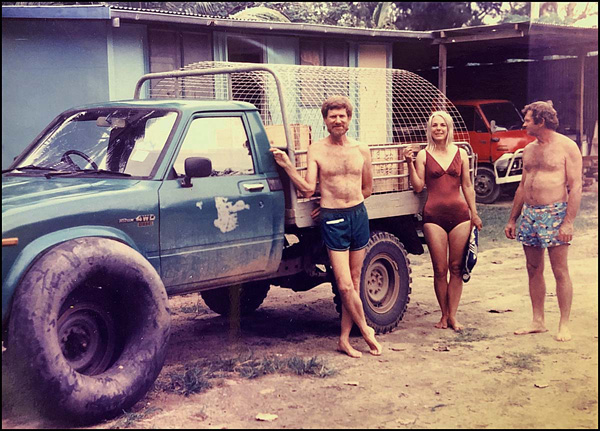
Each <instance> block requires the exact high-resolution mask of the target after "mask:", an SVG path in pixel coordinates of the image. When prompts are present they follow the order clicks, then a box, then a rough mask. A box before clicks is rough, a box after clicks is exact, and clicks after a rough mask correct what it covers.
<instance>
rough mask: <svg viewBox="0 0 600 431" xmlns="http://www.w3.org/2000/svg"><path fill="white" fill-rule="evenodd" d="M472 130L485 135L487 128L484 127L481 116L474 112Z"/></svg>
mask: <svg viewBox="0 0 600 431" xmlns="http://www.w3.org/2000/svg"><path fill="white" fill-rule="evenodd" d="M473 128H474V129H475V131H476V132H477V133H487V132H488V128H487V126H486V125H485V122H484V121H483V118H481V115H479V112H475V123H474V125H473Z"/></svg>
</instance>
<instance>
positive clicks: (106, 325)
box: [6, 237, 171, 423]
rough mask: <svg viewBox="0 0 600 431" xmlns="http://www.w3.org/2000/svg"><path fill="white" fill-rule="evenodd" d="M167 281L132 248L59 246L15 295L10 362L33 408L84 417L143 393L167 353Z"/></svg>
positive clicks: (98, 242)
mask: <svg viewBox="0 0 600 431" xmlns="http://www.w3.org/2000/svg"><path fill="white" fill-rule="evenodd" d="M170 325H171V319H170V314H169V308H168V298H167V294H166V291H165V287H164V285H163V283H162V281H161V279H160V277H159V275H158V273H157V272H156V270H155V269H154V268H153V267H152V265H151V264H150V263H149V262H148V261H147V260H146V259H145V258H144V257H143V256H142V255H141V254H139V253H138V252H137V251H135V250H133V249H132V248H131V247H129V246H127V245H125V244H123V243H121V242H118V241H115V240H112V239H107V238H96V237H93V238H79V239H73V240H70V241H66V242H64V243H61V244H59V245H57V246H55V247H53V248H52V249H50V250H49V251H48V252H46V253H45V254H43V255H42V256H41V257H40V258H38V260H37V261H35V263H34V264H33V265H32V266H31V268H29V270H28V271H27V273H26V274H25V276H24V277H23V279H22V281H21V283H20V284H19V287H18V289H17V291H16V292H15V295H14V300H13V304H12V307H11V314H10V322H9V329H8V338H9V340H8V347H7V351H6V355H7V356H8V360H9V361H8V366H9V367H10V369H11V370H13V371H14V372H15V373H17V377H18V378H17V381H19V382H20V383H22V384H23V389H22V390H24V391H27V394H28V396H27V397H26V398H28V399H30V400H31V402H32V403H34V404H35V406H34V407H35V408H36V410H42V411H43V412H45V413H46V414H47V415H49V416H50V417H57V418H61V419H69V420H72V421H75V422H78V423H91V422H96V421H99V420H102V419H107V418H110V417H114V416H116V415H118V414H122V413H123V410H125V409H128V408H130V407H131V406H132V405H133V404H135V403H136V402H137V401H138V400H139V399H140V398H142V397H143V396H144V395H145V393H146V392H147V391H148V389H149V388H150V387H151V385H152V384H153V382H154V380H155V379H156V377H157V376H158V374H159V372H160V370H161V368H162V365H163V363H164V359H165V353H166V348H167V343H168V339H169V331H170Z"/></svg>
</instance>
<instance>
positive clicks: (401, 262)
mask: <svg viewBox="0 0 600 431" xmlns="http://www.w3.org/2000/svg"><path fill="white" fill-rule="evenodd" d="M410 273H411V269H410V261H409V259H408V256H407V253H406V250H405V249H404V246H403V245H402V243H401V242H400V240H399V239H398V238H396V237H395V236H394V235H392V234H390V233H387V232H381V231H373V232H372V233H371V238H370V239H369V243H368V244H367V248H366V252H365V260H364V263H363V268H362V272H361V277H360V299H361V300H362V303H363V309H364V311H365V318H366V320H367V324H368V325H369V326H370V327H372V328H373V329H375V333H377V334H385V333H386V332H390V331H393V330H394V328H396V327H397V326H398V323H400V321H401V320H402V317H403V316H404V312H405V311H406V307H407V305H408V303H409V301H410V292H411V287H410V283H411V282H412V279H411V277H410ZM331 278H332V282H331V284H332V289H333V293H334V301H335V304H336V309H337V311H338V313H340V314H341V312H342V302H341V297H340V294H339V292H338V289H337V286H336V283H335V279H334V278H333V274H332V277H331Z"/></svg>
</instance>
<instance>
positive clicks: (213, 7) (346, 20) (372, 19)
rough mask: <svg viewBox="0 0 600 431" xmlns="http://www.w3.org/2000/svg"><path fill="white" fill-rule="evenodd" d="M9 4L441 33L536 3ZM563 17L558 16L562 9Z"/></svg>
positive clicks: (581, 14) (572, 8)
mask: <svg viewBox="0 0 600 431" xmlns="http://www.w3.org/2000/svg"><path fill="white" fill-rule="evenodd" d="M2 4H3V5H38V6H39V5H61V4H68V5H94V4H95V5H115V6H126V7H132V8H142V9H157V10H167V11H172V12H187V13H194V14H199V15H210V16H215V17H236V18H240V19H260V20H263V21H277V22H288V21H287V20H289V21H290V22H298V23H306V24H325V25H338V26H347V27H364V28H389V29H398V30H418V31H425V30H439V29H449V28H459V27H463V26H476V25H481V24H483V23H484V19H485V18H488V19H490V18H491V19H495V20H498V22H517V21H524V20H528V19H529V16H530V14H531V2H71V3H67V2H3V3H2ZM559 9H560V11H561V14H560V15H559V14H558V11H559ZM597 14H598V11H597V4H596V3H593V2H587V3H583V2H582V3H578V2H570V3H560V2H542V3H540V18H539V20H538V22H545V23H552V24H567V25H569V24H572V23H574V22H576V21H578V20H580V19H582V18H585V17H586V16H590V15H597Z"/></svg>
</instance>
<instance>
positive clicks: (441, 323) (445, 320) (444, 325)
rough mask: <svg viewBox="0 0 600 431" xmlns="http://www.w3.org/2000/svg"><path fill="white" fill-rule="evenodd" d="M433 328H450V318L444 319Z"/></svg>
mask: <svg viewBox="0 0 600 431" xmlns="http://www.w3.org/2000/svg"><path fill="white" fill-rule="evenodd" d="M433 326H435V327H436V328H438V329H446V328H447V327H448V318H447V317H442V318H441V319H440V321H439V322H438V323H436V324H435V325H433Z"/></svg>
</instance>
